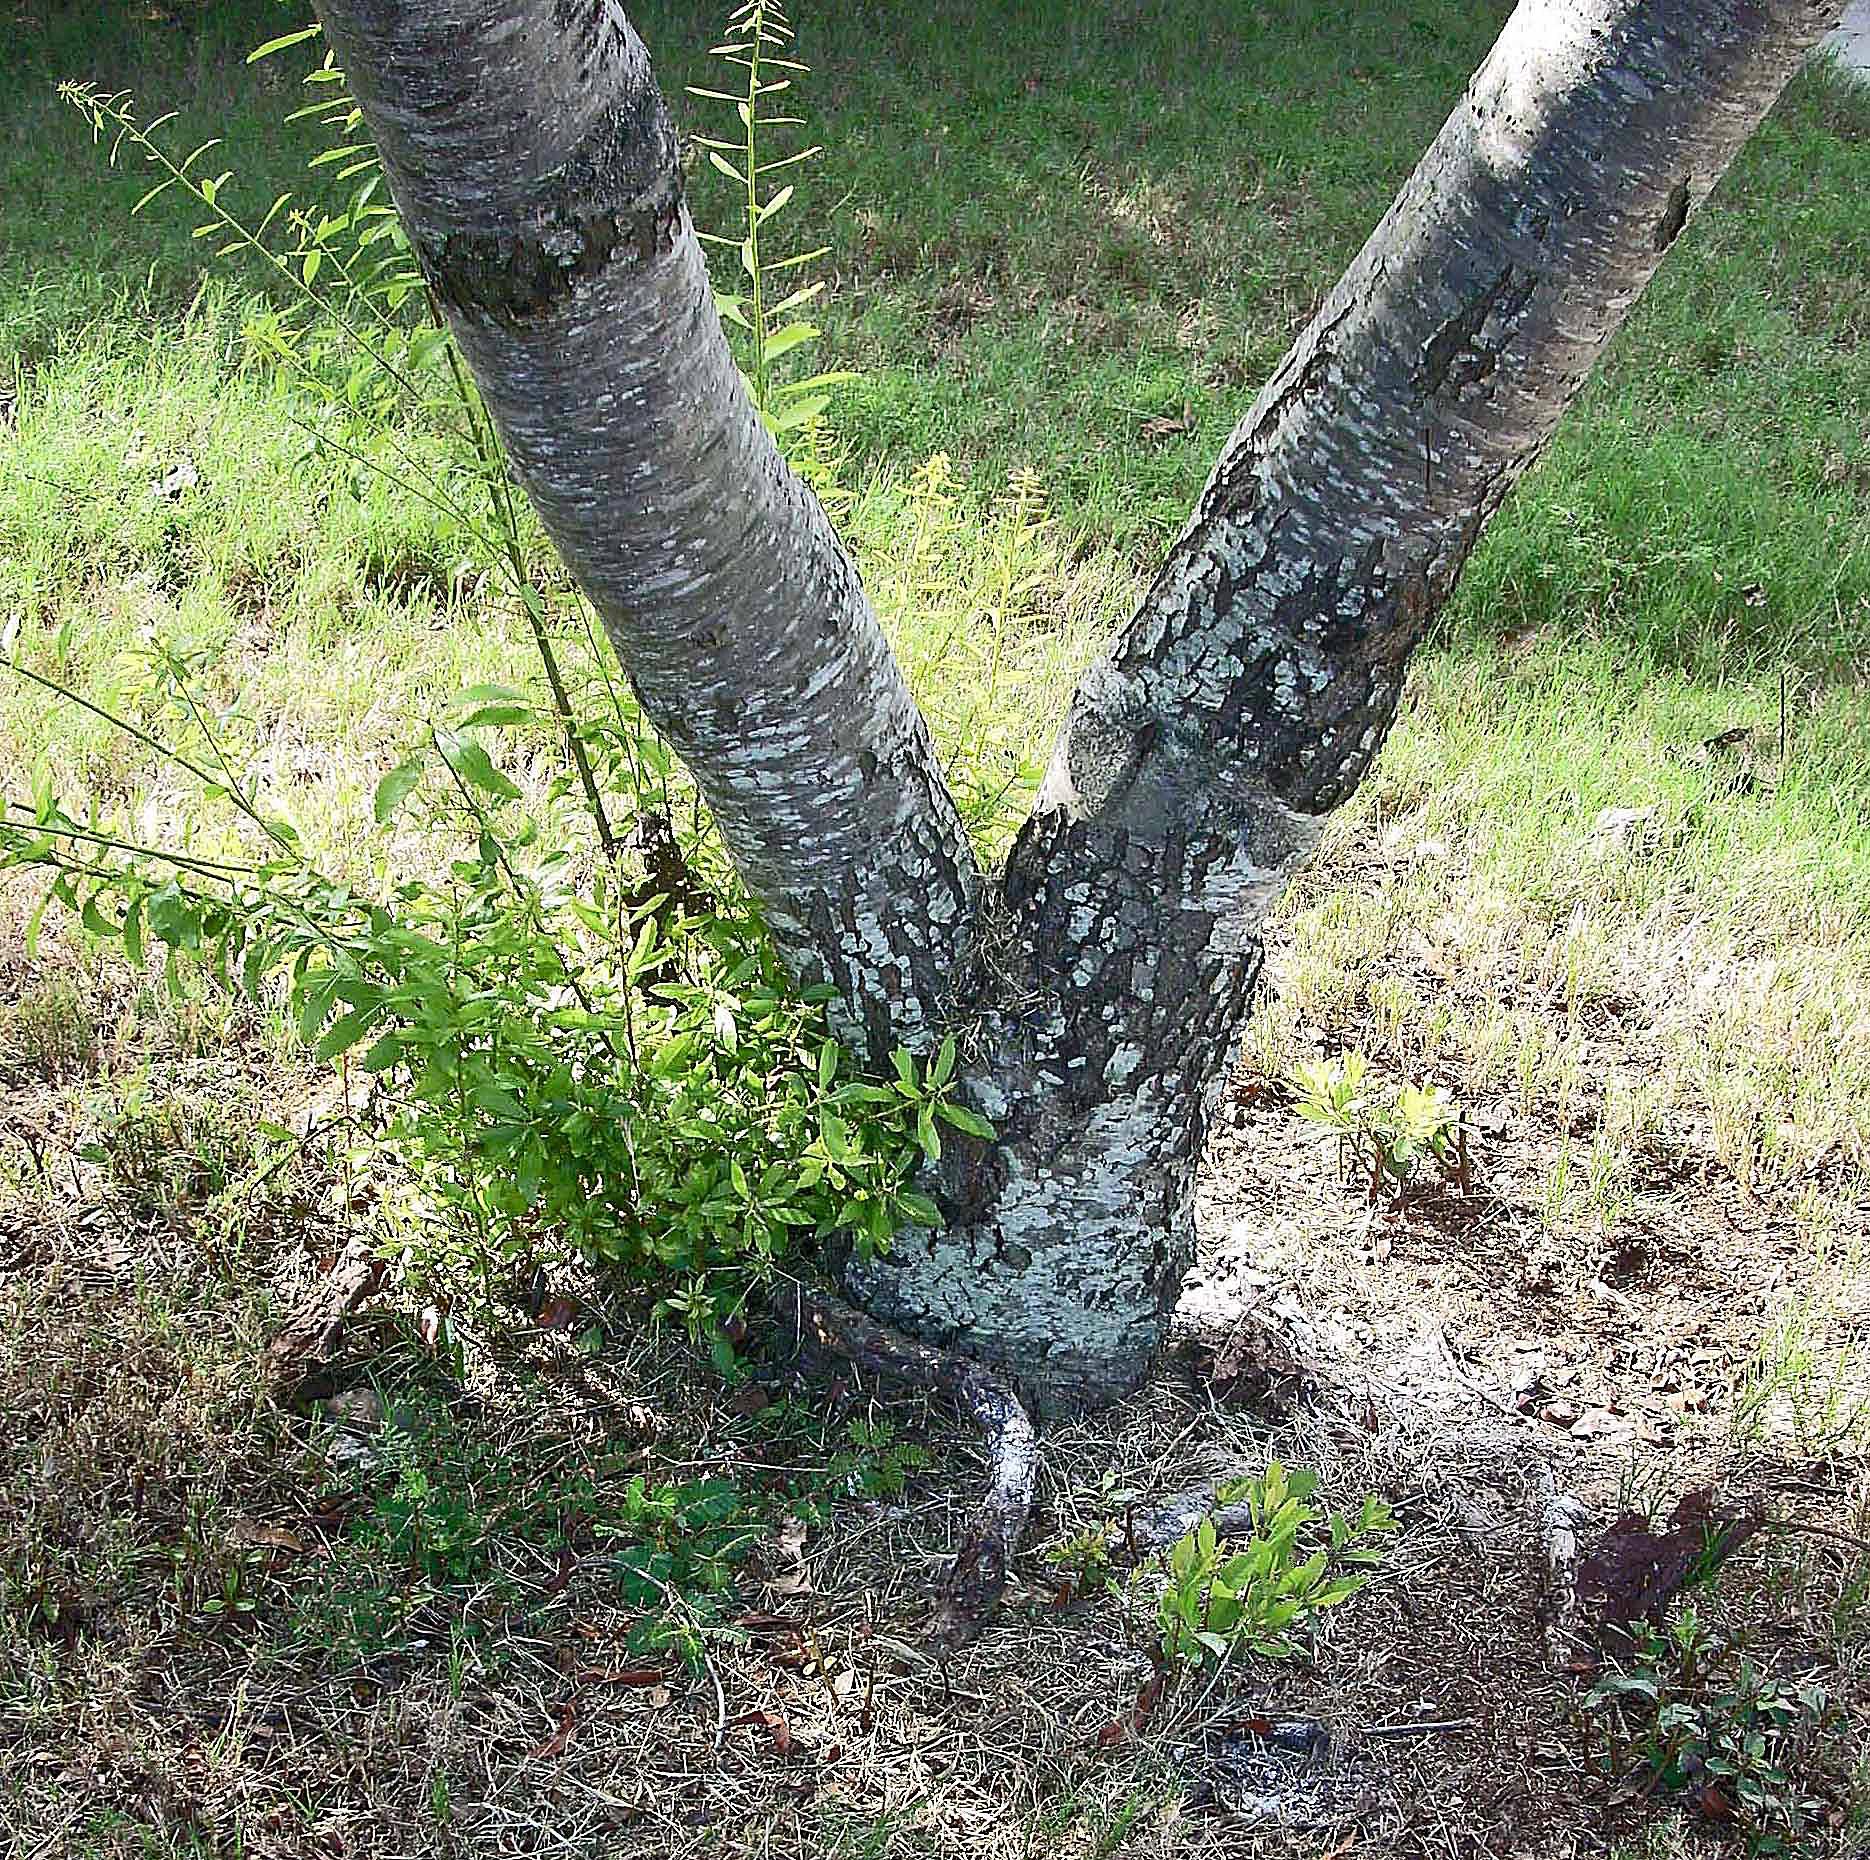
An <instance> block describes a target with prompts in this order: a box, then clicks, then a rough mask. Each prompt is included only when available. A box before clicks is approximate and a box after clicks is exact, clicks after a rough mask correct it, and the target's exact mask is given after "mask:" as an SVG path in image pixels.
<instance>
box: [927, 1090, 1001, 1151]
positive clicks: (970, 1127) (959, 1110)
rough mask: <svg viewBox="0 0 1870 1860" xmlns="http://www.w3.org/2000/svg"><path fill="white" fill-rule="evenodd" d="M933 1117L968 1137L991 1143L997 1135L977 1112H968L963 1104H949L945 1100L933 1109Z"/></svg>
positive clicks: (991, 1126)
mask: <svg viewBox="0 0 1870 1860" xmlns="http://www.w3.org/2000/svg"><path fill="white" fill-rule="evenodd" d="M935 1115H936V1116H937V1117H939V1118H940V1119H941V1120H942V1122H943V1123H945V1124H952V1125H953V1126H954V1127H955V1129H956V1130H964V1131H966V1132H967V1134H968V1135H969V1136H970V1137H980V1138H982V1139H983V1140H984V1141H986V1142H992V1141H993V1138H994V1136H995V1135H996V1134H997V1133H996V1132H995V1130H994V1127H993V1125H991V1124H990V1123H988V1121H987V1120H986V1119H985V1118H984V1117H982V1116H981V1114H980V1113H979V1112H978V1111H970V1110H969V1109H968V1108H967V1106H966V1105H964V1104H950V1103H948V1102H947V1101H946V1100H943V1102H942V1103H940V1104H938V1105H937V1106H936V1107H935Z"/></svg>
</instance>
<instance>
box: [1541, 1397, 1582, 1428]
mask: <svg viewBox="0 0 1870 1860" xmlns="http://www.w3.org/2000/svg"><path fill="white" fill-rule="evenodd" d="M1539 1419H1540V1420H1542V1421H1549V1422H1551V1424H1552V1425H1553V1426H1554V1427H1571V1426H1572V1425H1573V1424H1574V1423H1575V1422H1576V1421H1577V1419H1578V1411H1577V1409H1576V1408H1574V1407H1573V1406H1572V1405H1571V1403H1570V1402H1568V1401H1549V1402H1547V1403H1546V1404H1545V1406H1544V1407H1543V1408H1541V1409H1540V1410H1539Z"/></svg>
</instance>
